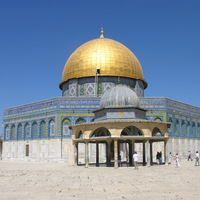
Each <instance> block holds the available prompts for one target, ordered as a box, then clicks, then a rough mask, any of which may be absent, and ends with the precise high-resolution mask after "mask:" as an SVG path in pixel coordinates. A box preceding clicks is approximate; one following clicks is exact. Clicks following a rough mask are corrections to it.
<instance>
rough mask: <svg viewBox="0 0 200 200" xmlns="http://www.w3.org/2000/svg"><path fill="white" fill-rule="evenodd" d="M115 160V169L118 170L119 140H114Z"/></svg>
mask: <svg viewBox="0 0 200 200" xmlns="http://www.w3.org/2000/svg"><path fill="white" fill-rule="evenodd" d="M114 158H115V164H114V167H115V168H118V140H117V139H115V140H114Z"/></svg>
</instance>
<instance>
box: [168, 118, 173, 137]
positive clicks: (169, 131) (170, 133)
mask: <svg viewBox="0 0 200 200" xmlns="http://www.w3.org/2000/svg"><path fill="white" fill-rule="evenodd" d="M168 122H170V123H171V126H170V128H168V135H169V136H172V126H173V121H172V118H171V117H170V118H169V119H168Z"/></svg>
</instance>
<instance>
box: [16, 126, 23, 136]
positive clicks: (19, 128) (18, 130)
mask: <svg viewBox="0 0 200 200" xmlns="http://www.w3.org/2000/svg"><path fill="white" fill-rule="evenodd" d="M17 136H18V138H19V139H22V138H23V132H22V124H21V123H20V124H18V126H17Z"/></svg>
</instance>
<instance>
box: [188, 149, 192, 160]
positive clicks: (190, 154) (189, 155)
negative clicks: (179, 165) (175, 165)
mask: <svg viewBox="0 0 200 200" xmlns="http://www.w3.org/2000/svg"><path fill="white" fill-rule="evenodd" d="M189 160H191V161H192V153H191V151H188V161H189Z"/></svg>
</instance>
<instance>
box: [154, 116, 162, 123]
mask: <svg viewBox="0 0 200 200" xmlns="http://www.w3.org/2000/svg"><path fill="white" fill-rule="evenodd" d="M154 121H157V122H162V119H161V118H160V117H156V118H155V119H154Z"/></svg>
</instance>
